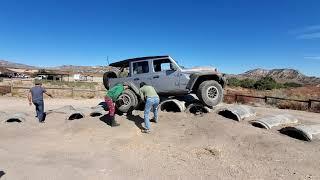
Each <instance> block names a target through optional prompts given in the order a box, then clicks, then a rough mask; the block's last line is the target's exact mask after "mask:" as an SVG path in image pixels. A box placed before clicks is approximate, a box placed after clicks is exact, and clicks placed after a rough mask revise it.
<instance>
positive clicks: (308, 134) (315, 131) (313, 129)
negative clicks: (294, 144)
mask: <svg viewBox="0 0 320 180" xmlns="http://www.w3.org/2000/svg"><path fill="white" fill-rule="evenodd" d="M280 133H282V134H285V135H287V136H290V137H292V138H295V139H299V140H303V141H312V140H314V139H320V124H315V125H303V124H302V125H297V126H292V127H285V128H282V129H280Z"/></svg>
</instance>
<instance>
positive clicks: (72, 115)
mask: <svg viewBox="0 0 320 180" xmlns="http://www.w3.org/2000/svg"><path fill="white" fill-rule="evenodd" d="M82 118H84V114H83V113H82V112H80V111H74V112H71V113H69V114H68V116H67V120H70V121H73V120H77V119H82Z"/></svg>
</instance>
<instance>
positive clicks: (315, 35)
mask: <svg viewBox="0 0 320 180" xmlns="http://www.w3.org/2000/svg"><path fill="white" fill-rule="evenodd" d="M317 38H320V32H315V33H307V34H301V35H298V36H297V39H317Z"/></svg>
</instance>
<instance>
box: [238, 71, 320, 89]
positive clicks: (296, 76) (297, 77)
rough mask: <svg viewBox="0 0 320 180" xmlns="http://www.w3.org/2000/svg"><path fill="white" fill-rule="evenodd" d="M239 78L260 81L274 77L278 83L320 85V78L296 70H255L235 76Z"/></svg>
mask: <svg viewBox="0 0 320 180" xmlns="http://www.w3.org/2000/svg"><path fill="white" fill-rule="evenodd" d="M233 77H238V78H251V79H260V78H262V77H272V78H273V79H275V80H276V81H278V82H296V83H301V84H306V85H309V84H310V85H318V84H320V78H318V77H314V76H312V77H310V76H306V75H304V74H302V73H301V72H299V71H298V70H295V69H271V70H267V69H260V68H259V69H253V70H250V71H247V72H245V73H242V74H239V75H233Z"/></svg>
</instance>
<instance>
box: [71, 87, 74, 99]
mask: <svg viewBox="0 0 320 180" xmlns="http://www.w3.org/2000/svg"><path fill="white" fill-rule="evenodd" d="M71 97H72V98H74V90H73V88H71Z"/></svg>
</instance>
